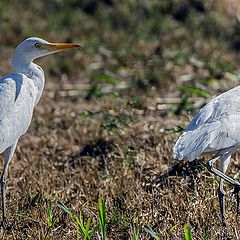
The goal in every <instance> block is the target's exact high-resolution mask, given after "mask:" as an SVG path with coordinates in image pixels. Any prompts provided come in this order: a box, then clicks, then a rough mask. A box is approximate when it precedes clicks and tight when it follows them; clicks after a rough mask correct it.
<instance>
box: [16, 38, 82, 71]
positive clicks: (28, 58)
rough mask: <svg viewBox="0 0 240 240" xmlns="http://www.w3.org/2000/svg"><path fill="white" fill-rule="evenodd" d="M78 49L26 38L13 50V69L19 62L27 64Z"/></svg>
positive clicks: (75, 46)
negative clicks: (44, 57) (60, 52)
mask: <svg viewBox="0 0 240 240" xmlns="http://www.w3.org/2000/svg"><path fill="white" fill-rule="evenodd" d="M78 47H81V45H79V44H73V43H50V42H47V41H45V40H43V39H41V38H36V37H31V38H27V39H26V40H24V41H23V42H21V43H20V44H19V45H18V46H17V47H16V49H15V52H14V55H13V59H12V63H13V67H14V65H16V64H19V61H21V62H22V63H26V64H28V63H30V62H32V61H33V60H34V59H36V58H39V57H43V56H46V55H49V54H52V53H56V52H59V51H62V50H66V49H71V48H78Z"/></svg>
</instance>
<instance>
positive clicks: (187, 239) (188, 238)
mask: <svg viewBox="0 0 240 240" xmlns="http://www.w3.org/2000/svg"><path fill="white" fill-rule="evenodd" d="M184 239H185V240H192V233H191V230H190V227H189V225H188V224H187V223H185V224H184Z"/></svg>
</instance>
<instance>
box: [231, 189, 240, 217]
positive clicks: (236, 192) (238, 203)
mask: <svg viewBox="0 0 240 240" xmlns="http://www.w3.org/2000/svg"><path fill="white" fill-rule="evenodd" d="M239 191H240V186H238V185H236V186H234V189H233V192H232V196H234V197H235V198H236V200H237V215H238V214H239V207H240V197H239Z"/></svg>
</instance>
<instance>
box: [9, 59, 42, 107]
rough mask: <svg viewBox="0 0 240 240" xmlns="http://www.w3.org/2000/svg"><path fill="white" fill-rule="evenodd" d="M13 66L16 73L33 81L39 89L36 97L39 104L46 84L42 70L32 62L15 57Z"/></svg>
mask: <svg viewBox="0 0 240 240" xmlns="http://www.w3.org/2000/svg"><path fill="white" fill-rule="evenodd" d="M12 66H13V68H14V70H15V71H16V72H18V73H22V74H24V75H26V76H27V77H28V78H29V79H32V80H33V83H34V84H35V86H36V87H37V89H38V94H37V96H36V104H37V103H38V102H39V100H40V98H41V96H42V92H43V88H44V83H45V77H44V72H43V70H42V68H41V67H40V66H38V65H37V64H35V63H33V62H32V61H24V60H23V61H19V59H16V58H14V57H13V59H12Z"/></svg>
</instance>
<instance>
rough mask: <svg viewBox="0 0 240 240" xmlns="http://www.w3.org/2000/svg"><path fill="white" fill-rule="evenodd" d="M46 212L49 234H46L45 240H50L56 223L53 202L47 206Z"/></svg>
mask: <svg viewBox="0 0 240 240" xmlns="http://www.w3.org/2000/svg"><path fill="white" fill-rule="evenodd" d="M46 211H47V232H46V234H45V236H44V240H47V239H49V235H50V233H51V230H52V228H53V225H54V222H55V216H54V212H53V206H52V202H51V200H50V202H49V203H48V204H47V209H46Z"/></svg>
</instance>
